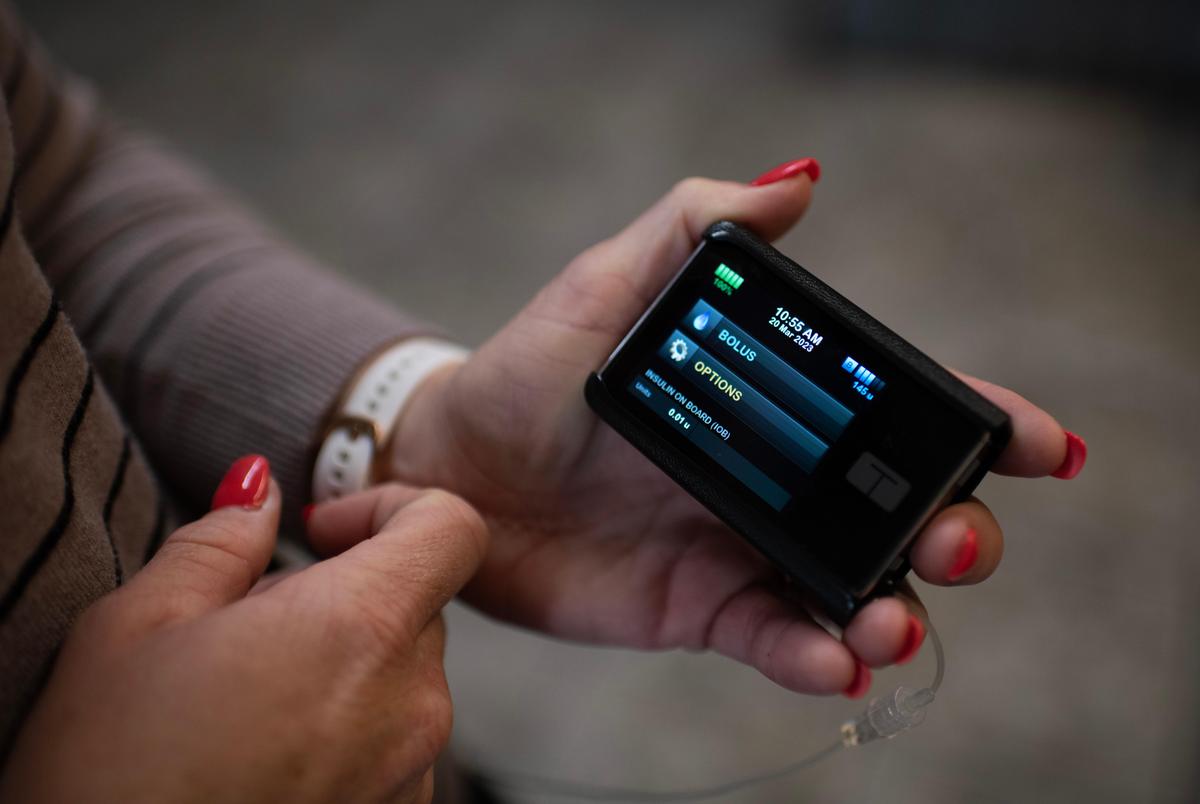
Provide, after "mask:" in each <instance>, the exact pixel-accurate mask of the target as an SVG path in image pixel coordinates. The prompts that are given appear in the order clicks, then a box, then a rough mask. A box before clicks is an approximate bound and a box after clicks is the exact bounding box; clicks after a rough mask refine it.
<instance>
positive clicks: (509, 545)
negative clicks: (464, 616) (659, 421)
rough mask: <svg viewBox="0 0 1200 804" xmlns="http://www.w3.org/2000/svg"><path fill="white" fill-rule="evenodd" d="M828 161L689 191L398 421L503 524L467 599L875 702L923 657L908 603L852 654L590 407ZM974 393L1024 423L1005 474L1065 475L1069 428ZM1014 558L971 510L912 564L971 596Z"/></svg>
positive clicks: (872, 629) (796, 205)
mask: <svg viewBox="0 0 1200 804" xmlns="http://www.w3.org/2000/svg"><path fill="white" fill-rule="evenodd" d="M812 164H814V163H811V160H804V161H801V162H799V163H790V167H789V166H783V167H784V169H782V170H778V169H777V170H776V171H773V172H772V174H767V175H766V176H764V177H763V178H764V179H768V178H773V177H774V178H775V179H776V180H775V181H773V182H772V183H766V184H763V182H762V181H761V180H760V184H762V185H763V186H747V185H743V184H736V183H732V182H718V181H712V180H707V179H688V180H686V181H684V182H681V183H680V184H679V185H677V186H676V187H675V188H674V189H673V190H672V191H671V192H670V193H669V194H668V195H667V196H666V197H665V198H663V199H662V200H661V201H659V202H658V203H657V204H655V205H654V207H652V208H651V209H650V210H649V211H648V212H646V213H645V214H644V215H643V216H642V217H641V218H639V219H638V220H637V221H635V222H634V223H633V224H632V225H631V226H629V227H628V228H627V229H625V230H624V231H623V232H621V233H620V234H618V235H617V236H616V237H614V238H612V239H611V240H607V241H605V242H603V243H600V244H599V245H597V246H595V247H593V248H590V249H588V250H587V251H585V252H584V253H583V254H581V255H580V256H579V257H577V258H576V259H575V260H574V261H573V262H572V263H571V264H570V265H569V266H568V267H567V268H566V270H565V271H563V272H562V274H560V275H559V276H558V277H557V278H556V279H555V280H554V281H552V282H551V283H550V284H549V285H548V286H546V287H545V288H544V289H543V290H542V291H541V292H540V293H538V295H537V296H536V297H535V298H534V299H533V300H532V301H531V302H530V303H529V305H528V306H527V307H526V308H525V309H524V310H522V311H521V312H520V313H519V314H518V315H517V317H516V318H514V319H513V320H512V321H511V322H509V324H508V325H507V326H505V327H504V328H503V329H502V330H501V331H500V332H499V333H497V334H496V335H495V336H494V337H493V338H492V339H491V340H489V341H488V342H487V343H485V344H484V345H483V346H482V347H481V348H480V349H479V350H478V351H477V352H476V353H475V354H474V355H473V356H472V357H471V358H470V360H468V361H467V362H466V363H465V364H464V365H462V366H461V367H459V368H456V369H449V370H446V371H444V372H442V373H440V374H438V375H435V376H434V377H431V378H430V379H429V380H428V381H427V382H426V383H425V384H424V385H423V387H422V388H421V389H419V392H418V395H417V396H416V397H415V399H414V400H413V402H412V404H411V406H410V407H409V409H408V410H407V411H406V412H405V414H404V416H403V417H402V419H401V421H400V422H399V425H398V432H397V437H396V440H395V448H394V450H393V452H392V456H391V457H392V462H393V470H394V474H395V476H396V477H397V478H399V479H403V480H406V481H408V482H414V483H420V484H428V485H437V486H444V487H446V488H449V489H452V490H454V491H456V492H458V493H460V494H462V495H463V496H464V497H466V498H467V499H468V500H470V501H471V503H472V504H473V505H475V506H476V507H477V508H478V509H479V510H480V512H481V513H482V514H483V515H484V517H485V519H487V520H488V522H489V525H490V526H491V530H492V537H493V541H492V547H491V550H490V552H489V553H488V555H487V558H486V560H485V562H484V565H483V568H482V569H481V571H480V573H479V574H478V575H477V576H476V578H475V579H474V581H472V583H471V584H470V585H469V586H468V587H467V589H466V590H465V593H464V596H465V597H466V599H467V600H468V601H469V602H471V603H473V604H474V605H476V606H478V607H479V608H481V609H482V610H484V611H486V612H488V613H490V614H492V615H494V616H497V617H501V618H504V619H508V620H510V621H512V622H515V623H519V624H522V625H526V626H529V627H532V628H537V629H540V630H543V631H546V632H548V633H550V634H554V635H558V636H561V637H567V638H572V639H578V640H582V641H587V642H600V643H609V644H619V645H627V646H632V647H639V648H647V649H663V648H676V647H683V648H688V649H693V650H705V649H714V650H717V651H719V652H721V653H723V654H726V655H728V656H731V657H733V658H735V659H737V660H739V661H742V662H745V663H747V664H751V665H753V666H754V667H757V668H758V669H759V670H760V671H762V672H763V673H765V674H766V675H767V676H768V677H770V678H772V679H773V680H775V681H776V682H778V683H780V684H782V685H784V686H785V687H788V688H790V689H793V690H797V691H802V692H811V693H829V692H837V691H844V692H846V693H847V694H849V695H852V696H857V695H861V694H863V693H865V692H866V689H867V687H868V686H869V683H870V673H869V670H867V667H866V665H869V666H871V667H878V666H881V665H886V664H890V663H893V662H897V661H906V660H907V659H910V658H911V657H912V656H913V655H914V654H915V653H916V651H917V648H918V647H919V646H920V643H921V640H922V639H923V637H924V627H923V626H922V624H921V622H920V621H919V620H918V619H917V618H915V617H913V616H912V615H911V612H910V611H909V610H908V609H907V607H906V605H905V604H904V603H903V602H901V601H900V600H898V599H884V600H878V601H875V602H873V603H871V604H870V605H868V606H866V607H865V608H864V609H863V611H862V612H861V613H860V614H859V616H858V617H856V618H855V620H854V621H853V622H852V623H851V624H850V626H849V627H848V628H847V629H846V631H845V634H844V642H839V641H837V640H835V639H834V638H833V637H831V636H830V635H829V634H827V633H826V632H825V631H824V630H822V629H821V628H818V627H817V626H816V625H814V624H813V623H812V622H811V621H810V619H809V618H808V617H807V616H806V615H805V614H804V613H802V612H801V611H799V610H797V608H796V607H794V606H793V605H791V604H789V603H788V602H786V601H785V600H784V599H783V598H782V597H780V596H779V595H778V594H777V593H776V574H775V573H774V572H773V571H772V570H771V569H770V568H769V567H768V566H767V564H766V563H765V562H764V561H763V560H762V559H761V558H760V557H759V556H758V555H757V554H755V553H754V552H753V551H752V550H751V549H750V548H749V547H747V546H745V545H744V543H743V542H742V541H741V540H740V539H738V538H737V537H736V536H735V535H734V534H733V533H731V532H730V531H729V530H728V529H727V528H726V527H725V526H724V525H722V524H721V523H719V522H718V521H717V520H716V519H715V518H714V517H713V516H711V515H710V514H708V513H707V512H706V511H705V510H703V509H702V508H701V507H700V506H699V505H698V504H696V503H695V502H694V501H693V500H691V499H690V498H689V497H688V495H687V494H685V493H684V492H683V491H682V490H680V489H679V488H678V487H677V486H676V485H675V484H674V483H673V482H672V481H671V480H669V479H668V478H667V477H666V476H665V475H664V474H663V473H662V472H660V471H659V470H658V469H657V468H656V467H655V466H653V465H652V464H651V463H650V462H649V461H648V460H646V459H645V458H643V457H642V456H641V455H640V454H639V453H638V452H637V451H636V450H634V449H633V447H631V446H630V445H629V444H627V443H626V442H625V441H624V440H623V439H622V438H621V437H620V436H618V435H617V434H616V433H615V432H614V431H612V430H611V429H610V428H609V427H607V426H606V425H605V424H603V423H602V422H600V421H599V420H598V419H597V418H596V416H595V415H593V414H592V412H591V411H590V410H589V409H588V407H587V405H586V404H585V402H584V399H583V384H584V380H585V378H586V377H587V375H588V373H589V372H591V371H594V370H595V369H596V368H597V367H599V366H600V365H601V363H603V362H604V359H605V358H606V357H607V355H608V354H609V353H610V352H611V351H612V349H613V347H614V346H615V345H616V344H617V343H618V341H619V340H620V339H621V337H622V336H623V335H624V334H625V333H626V332H627V331H628V330H629V328H630V327H631V326H632V325H633V324H634V322H635V321H636V320H637V319H638V317H639V316H640V315H641V313H642V312H643V311H644V310H645V309H646V308H647V307H648V306H649V305H650V303H651V302H652V301H653V299H654V298H655V297H656V296H657V294H658V293H659V291H660V290H661V289H662V288H663V287H664V286H665V284H666V283H667V281H668V280H669V279H670V277H671V276H672V275H673V274H674V273H675V272H676V271H677V270H678V268H679V267H680V266H681V265H682V264H683V262H684V260H685V259H686V258H687V256H688V254H689V253H690V252H691V251H692V250H693V248H694V247H695V245H696V243H697V242H698V240H699V238H700V236H701V233H702V232H703V231H704V229H705V228H707V227H708V225H709V224H711V223H713V222H714V221H717V220H722V219H730V220H734V221H738V222H740V223H742V224H744V225H746V226H747V227H749V228H750V229H752V230H754V231H755V232H757V233H758V234H759V235H761V236H763V237H766V238H770V239H774V238H777V237H779V236H780V235H781V234H783V233H784V232H785V231H786V230H787V229H788V228H790V227H791V226H792V224H793V223H795V222H796V220H797V219H798V218H799V217H800V216H801V214H802V213H803V212H804V209H805V207H806V206H807V205H808V202H809V196H810V193H811V191H812V182H811V180H810V178H809V176H808V175H806V172H805V168H810V169H811V166H812ZM814 175H815V171H814ZM779 176H782V178H779ZM964 379H966V381H967V382H968V383H970V384H972V385H973V386H974V387H975V388H977V389H978V390H979V391H980V392H981V393H983V394H984V395H985V396H987V397H988V398H990V399H991V400H992V401H993V402H995V403H996V404H997V405H999V406H1001V407H1002V408H1004V409H1005V410H1006V411H1007V412H1008V413H1009V415H1011V416H1012V418H1013V425H1014V428H1015V433H1014V437H1013V439H1012V443H1011V444H1010V446H1009V447H1008V450H1007V451H1006V452H1005V454H1004V456H1003V458H1002V459H1001V460H1000V461H999V463H998V464H997V465H996V470H997V471H1000V472H1004V473H1007V474H1015V475H1023V476H1037V475H1044V474H1047V473H1049V472H1051V471H1053V470H1054V469H1055V468H1056V467H1060V466H1062V465H1064V457H1065V456H1066V454H1067V450H1068V438H1067V437H1066V435H1065V434H1064V431H1063V430H1062V428H1061V427H1059V426H1058V424H1057V423H1056V422H1055V421H1054V420H1053V419H1052V418H1051V417H1050V416H1049V415H1047V414H1046V413H1044V412H1042V411H1040V410H1038V409H1037V408H1035V407H1034V406H1033V405H1031V404H1029V403H1028V402H1026V401H1025V400H1023V399H1021V398H1020V397H1019V396H1017V395H1016V394H1014V393H1012V392H1010V391H1006V390H1004V389H1002V388H998V387H996V386H993V385H989V384H987V383H983V382H980V381H978V380H973V379H971V378H967V377H965V378H964ZM1080 445H1082V442H1078V443H1077V446H1080ZM1073 454H1074V455H1075V456H1076V458H1078V460H1080V461H1081V460H1082V458H1081V456H1080V453H1079V451H1078V450H1076V451H1075V452H1074V453H1073ZM1001 552H1002V540H1001V534H1000V528H999V526H998V525H997V523H996V520H995V519H994V518H993V517H992V515H991V513H990V512H989V511H988V509H987V508H986V507H984V505H983V504H982V503H980V502H977V501H971V502H966V503H962V504H959V505H955V506H953V507H950V508H948V509H946V510H945V511H943V512H941V513H940V514H939V515H938V516H937V517H936V518H934V519H933V521H932V522H930V524H929V526H928V527H927V528H926V529H925V531H924V532H923V533H922V534H920V536H919V538H918V540H917V542H916V544H915V546H914V549H913V551H912V562H913V566H914V568H915V570H916V572H917V574H918V575H919V576H920V577H922V578H924V579H925V580H927V581H930V582H932V583H936V584H970V583H976V582H978V581H981V580H983V579H984V578H986V577H988V576H989V575H990V574H991V573H992V571H993V570H994V569H995V568H996V565H997V563H998V562H999V561H1000V555H1001Z"/></svg>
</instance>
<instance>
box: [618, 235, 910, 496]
mask: <svg viewBox="0 0 1200 804" xmlns="http://www.w3.org/2000/svg"><path fill="white" fill-rule="evenodd" d="M772 280H773V278H771V277H769V276H767V275H766V274H765V272H763V271H761V270H755V269H754V266H752V265H745V264H744V262H743V261H739V260H738V259H737V256H736V252H733V251H732V250H730V251H729V253H728V254H724V253H722V252H720V251H718V250H716V249H711V248H709V249H705V250H704V251H702V252H700V254H699V255H698V257H697V258H696V259H694V260H693V261H692V263H691V264H690V265H689V268H688V269H687V270H686V271H685V273H684V275H683V276H682V277H681V278H680V280H679V281H677V282H676V283H675V285H673V286H672V288H671V290H670V291H669V292H668V296H667V298H666V302H667V303H665V304H663V305H660V309H662V310H663V311H664V312H665V315H666V318H665V319H662V318H661V316H660V321H659V324H660V325H661V326H659V327H657V328H656V331H655V330H652V331H655V335H654V337H655V339H656V340H655V341H648V342H646V343H645V347H644V351H643V352H642V357H641V359H640V361H638V362H637V363H635V364H634V365H632V366H631V369H632V371H631V374H632V376H631V378H630V379H629V380H628V382H627V383H625V390H626V392H627V393H628V394H630V395H632V397H633V398H634V399H635V400H637V401H638V402H639V403H640V404H641V405H642V406H644V407H645V409H646V410H647V411H649V412H650V413H651V414H652V416H653V417H654V418H656V419H658V420H660V422H661V424H662V425H665V426H666V427H668V428H669V429H671V430H672V431H674V432H675V433H677V434H678V435H679V436H681V437H682V438H683V439H685V440H686V441H688V442H690V443H691V444H692V445H693V446H694V447H696V448H698V449H699V450H700V451H702V452H703V453H704V454H706V455H707V456H709V457H710V458H712V459H713V460H714V461H715V462H716V463H717V464H719V465H720V466H721V467H722V468H723V469H724V470H725V471H726V472H728V473H729V474H730V475H732V476H733V477H734V478H736V480H737V481H738V482H739V483H740V484H742V485H743V486H745V488H746V489H749V490H750V491H751V492H753V494H754V495H756V496H757V497H758V498H760V499H761V500H762V501H763V502H765V503H766V504H767V505H768V506H770V507H771V508H772V509H774V510H775V511H777V512H785V511H786V510H787V509H788V506H789V504H791V503H793V502H794V501H795V500H797V499H798V498H800V497H803V496H804V495H805V494H806V493H807V492H808V491H809V490H811V489H812V488H813V477H814V475H816V474H817V473H819V472H820V470H821V468H822V466H823V464H824V463H825V462H826V460H827V458H828V456H829V454H830V452H831V451H832V450H834V449H836V447H837V445H838V443H839V441H840V440H841V439H842V438H843V435H844V434H845V433H846V432H847V430H848V429H849V428H851V426H852V425H853V424H854V423H855V420H856V418H858V417H862V416H864V415H865V414H867V413H868V412H869V411H870V410H871V408H872V406H876V405H879V404H880V403H881V401H883V399H884V398H885V397H886V395H887V394H888V383H889V380H890V379H891V378H889V376H888V373H887V371H886V369H885V367H884V366H883V365H882V364H880V362H879V361H878V360H877V359H876V360H873V359H872V356H871V355H870V354H867V353H866V352H865V351H864V350H863V348H861V347H860V348H857V349H856V348H855V346H854V343H853V342H852V339H851V338H849V337H848V336H847V335H846V334H845V333H844V332H843V331H842V330H841V328H840V327H838V326H837V325H836V324H834V323H833V322H832V321H830V320H829V319H828V318H826V317H825V316H823V315H821V314H820V313H819V312H818V311H817V310H815V309H811V308H812V305H811V304H809V305H806V304H805V300H804V298H803V296H801V295H800V294H798V293H796V292H794V291H789V290H788V289H787V288H786V287H784V286H783V285H782V284H781V283H779V282H778V281H777V280H774V281H772ZM806 307H807V308H809V309H806ZM627 376H629V375H627ZM842 471H843V472H844V471H845V470H842ZM849 479H850V480H851V481H853V470H851V477H850V478H849ZM864 480H865V482H867V483H869V484H870V486H871V487H870V489H868V488H862V489H861V491H862V492H864V493H866V494H868V496H871V497H872V499H874V500H875V502H876V503H877V504H878V505H879V506H880V507H881V508H882V509H884V510H889V509H894V508H895V507H896V505H897V504H899V502H900V500H901V499H902V498H903V496H904V495H905V493H906V492H907V486H908V483H907V481H905V480H904V479H903V478H901V477H899V476H893V477H889V476H887V474H886V472H885V473H883V474H881V473H880V472H879V471H878V467H871V468H869V469H868V470H867V474H866V475H865V477H864Z"/></svg>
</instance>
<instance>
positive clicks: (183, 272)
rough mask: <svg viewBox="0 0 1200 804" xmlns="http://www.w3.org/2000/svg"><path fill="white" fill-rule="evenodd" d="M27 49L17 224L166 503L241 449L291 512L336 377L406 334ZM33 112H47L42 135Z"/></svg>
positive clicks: (190, 496) (302, 490) (204, 487)
mask: <svg viewBox="0 0 1200 804" xmlns="http://www.w3.org/2000/svg"><path fill="white" fill-rule="evenodd" d="M8 33H9V34H11V31H9V32H8ZM36 53H37V51H31V55H32V56H33V57H32V58H27V59H26V62H25V65H24V67H23V76H20V86H19V91H18V93H17V94H16V97H15V104H14V108H16V107H17V105H21V104H23V106H22V107H21V108H25V109H26V114H24V115H22V116H21V117H20V119H16V117H15V116H14V126H15V128H16V129H19V130H16V131H14V135H15V139H16V140H17V142H18V148H19V149H20V147H21V145H22V144H25V145H26V148H27V153H38V154H40V155H38V156H36V158H34V159H32V160H30V159H28V157H27V158H26V160H25V164H27V165H28V168H27V170H26V172H25V174H24V176H23V177H22V179H21V181H20V182H19V183H18V201H19V208H20V211H21V216H22V224H23V226H24V228H25V231H26V233H27V236H28V237H29V239H30V243H31V246H32V248H33V250H34V252H35V256H36V257H37V258H38V260H39V262H40V263H41V265H42V267H43V269H44V270H45V271H46V273H47V275H48V277H49V278H50V280H51V282H52V284H53V285H54V287H55V290H56V292H57V294H58V295H59V297H60V299H61V301H62V303H63V305H64V307H65V308H66V310H67V312H68V314H69V316H70V318H71V320H72V323H73V324H74V325H75V327H76V328H77V330H78V332H79V334H80V336H81V338H82V340H83V341H84V343H85V345H86V346H87V348H88V350H89V352H90V353H91V356H92V359H93V361H94V362H95V363H96V366H97V368H98V370H99V373H100V375H101V377H102V378H103V379H104V381H105V382H106V384H107V385H108V387H109V389H110V391H111V392H112V395H113V397H114V398H115V399H116V401H117V403H118V404H119V405H120V407H121V409H122V411H123V413H124V415H125V417H126V419H127V420H128V421H129V423H130V425H131V426H132V427H133V429H134V430H135V431H136V433H137V435H138V436H139V438H140V440H141V442H142V444H143V446H144V447H145V449H146V451H147V453H148V454H149V456H150V457H151V460H152V461H153V463H154V464H155V466H156V467H157V469H158V470H159V472H160V474H161V476H162V477H163V478H164V479H165V480H166V481H167V482H168V483H170V484H171V485H172V486H173V487H174V488H175V490H176V491H177V492H179V493H180V494H181V496H182V497H183V498H184V499H186V500H188V501H190V502H192V503H195V504H197V505H198V506H199V505H201V504H203V503H204V502H205V498H206V497H207V494H208V492H209V490H211V488H212V487H213V486H214V485H215V483H216V481H217V480H218V479H219V478H220V475H221V473H222V471H223V470H224V468H225V467H226V466H227V465H228V464H229V462H230V461H231V460H232V458H234V457H236V456H237V455H239V454H242V453H245V452H250V451H257V452H262V453H264V454H266V455H267V456H268V457H269V458H270V459H271V461H272V463H273V465H274V467H275V475H276V477H277V478H278V479H279V481H280V482H281V484H282V485H283V487H284V493H285V496H286V497H287V498H288V499H289V500H291V501H292V504H291V505H289V506H288V507H289V509H291V510H294V509H295V508H296V507H298V505H299V504H300V503H301V502H303V500H304V499H305V498H306V497H307V494H308V479H309V472H310V464H309V461H310V459H311V454H310V453H311V448H312V445H313V442H314V440H315V439H316V438H317V436H318V435H319V434H318V428H319V426H320V420H321V416H322V414H323V413H324V411H325V410H326V408H327V406H328V405H329V404H330V402H331V401H332V400H333V399H334V398H335V397H336V396H337V394H338V392H339V390H340V388H341V386H342V384H343V383H344V382H345V380H346V379H347V378H348V377H349V376H350V375H351V374H352V373H353V371H354V369H355V367H356V365H357V364H358V363H359V362H361V361H362V359H363V358H364V357H365V356H367V355H368V354H369V353H371V352H372V351H373V350H375V349H376V348H378V347H379V346H380V345H382V344H384V343H386V342H388V341H391V340H395V339H397V338H401V337H404V336H406V335H408V334H413V333H415V332H417V331H418V330H419V329H421V328H420V326H419V325H417V324H416V323H415V322H412V321H410V320H408V319H406V318H405V317H403V316H402V315H400V314H399V313H398V312H396V311H395V310H394V309H392V308H391V307H390V306H387V305H384V304H381V303H379V302H377V301H375V300H374V299H372V298H371V297H369V296H367V295H366V294H364V293H362V292H360V291H358V290H356V289H354V288H352V287H350V286H348V285H347V284H346V283H344V282H342V281H340V280H338V279H337V278H335V277H333V276H331V275H330V274H328V273H327V272H325V271H323V270H321V268H320V267H319V266H317V265H315V264H313V263H312V262H311V261H310V260H308V259H306V258H305V257H303V256H302V255H300V254H299V253H297V252H296V251H295V250H293V249H291V248H289V247H288V246H286V245H285V244H283V243H281V242H280V241H279V240H278V239H277V238H275V237H273V236H272V235H271V234H270V233H269V232H267V231H266V230H265V229H264V227H262V226H261V225H260V224H259V223H258V222H257V221H255V220H254V219H253V217H252V216H251V215H250V214H248V213H247V212H246V211H245V210H243V209H241V208H240V207H239V206H237V205H236V204H234V203H232V202H231V201H230V199H229V198H228V197H226V196H225V195H223V194H222V193H221V192H220V191H219V190H218V189H216V188H215V187H214V186H213V185H212V184H211V183H210V182H209V181H207V180H206V179H204V178H202V177H201V176H199V175H197V173H195V172H194V171H193V170H192V169H190V168H189V167H188V166H187V165H186V164H184V163H183V161H182V160H180V159H179V158H178V157H176V156H174V155H172V154H170V153H169V152H167V151H166V150H165V149H164V148H163V147H161V146H160V145H158V144H157V143H154V142H152V141H150V140H148V139H146V138H144V137H141V136H139V135H137V134H134V133H130V132H128V131H125V130H122V129H120V128H118V127H116V126H114V125H112V124H111V123H109V122H107V121H106V120H105V118H104V117H103V115H102V113H99V112H96V111H95V107H94V105H93V104H92V103H91V102H90V100H89V97H90V96H89V95H88V94H87V93H86V91H84V90H81V89H80V88H79V87H78V86H77V85H75V84H73V83H70V82H68V81H66V80H62V79H57V78H53V77H52V76H53V75H54V73H53V71H52V70H51V69H50V68H49V66H48V62H46V61H45V60H44V59H43V58H42V57H41V56H39V55H36ZM10 66H11V65H10ZM39 96H44V97H39ZM22 98H24V100H22ZM46 104H53V105H54V106H56V107H57V111H56V112H55V113H54V114H53V117H52V119H51V123H50V124H49V131H46V126H47V124H46V123H45V122H44V121H45V119H46V118H45V116H44V114H43V113H42V112H39V111H38V108H39V107H40V108H46V106H45V105H46ZM39 129H40V130H41V133H40V134H39V133H38V132H39ZM41 138H46V139H45V141H44V143H43V144H42V145H41V146H36V147H37V149H38V150H37V151H33V152H30V151H28V148H29V147H33V146H29V145H28V143H35V142H37V141H38V140H39V139H41Z"/></svg>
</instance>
